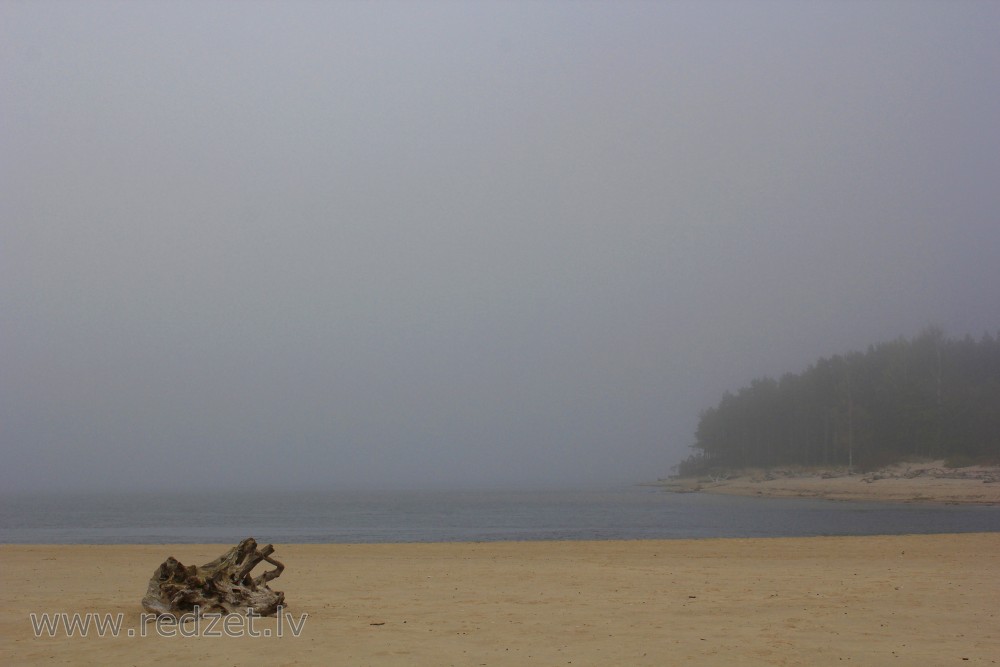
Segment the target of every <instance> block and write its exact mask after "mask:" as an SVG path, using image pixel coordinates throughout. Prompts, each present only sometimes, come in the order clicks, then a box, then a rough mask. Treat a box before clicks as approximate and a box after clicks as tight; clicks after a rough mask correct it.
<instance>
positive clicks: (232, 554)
mask: <svg viewBox="0 0 1000 667" xmlns="http://www.w3.org/2000/svg"><path fill="white" fill-rule="evenodd" d="M272 553H274V547H273V546H272V545H270V544H268V545H267V546H266V547H263V548H261V549H258V548H257V542H256V541H255V540H254V539H253V538H252V537H248V538H247V539H245V540H243V541H242V542H240V543H239V544H237V545H236V546H235V547H233V548H232V549H230V550H229V551H227V552H226V553H224V554H222V555H221V556H219V557H218V558H216V559H215V560H213V561H212V562H211V563H206V564H205V565H202V566H200V567H197V566H195V565H188V566H184V565H182V564H181V563H180V562H179V561H178V560H177V559H175V558H174V557H173V556H171V557H170V558H168V559H167V560H165V561H163V564H162V565H160V567H158V568H156V572H154V573H153V576H152V577H150V579H149V587H148V588H147V589H146V596H145V597H144V598H142V606H143V608H144V609H145V610H146V611H148V612H150V613H153V614H156V615H157V616H173V617H175V618H178V617H179V616H180V615H181V614H185V613H190V612H193V611H194V610H195V607H197V608H198V612H199V613H202V614H206V613H221V614H229V613H233V612H236V613H244V612H247V613H254V614H258V615H260V616H271V615H273V614H275V613H276V612H277V609H278V607H279V606H281V605H283V604H284V602H285V594H284V593H282V592H281V591H272V590H271V589H270V588H269V587H268V585H267V582H269V581H271V580H272V579H276V578H277V577H278V576H279V575H280V574H281V571H282V570H284V569H285V566H284V565H282V564H281V563H280V562H279V561H277V560H275V559H273V558H271V554H272ZM261 561H265V562H268V563H270V564H271V565H274V569H273V570H267V571H266V572H264V573H263V574H261V575H260V576H259V577H256V578H251V577H250V572H251V571H252V570H253V569H254V567H256V566H257V564H258V563H260V562H261Z"/></svg>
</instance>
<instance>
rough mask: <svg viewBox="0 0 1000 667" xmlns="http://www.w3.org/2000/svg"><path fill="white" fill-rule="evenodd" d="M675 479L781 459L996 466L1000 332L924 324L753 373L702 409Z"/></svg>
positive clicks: (999, 452) (999, 457) (866, 466)
mask: <svg viewBox="0 0 1000 667" xmlns="http://www.w3.org/2000/svg"><path fill="white" fill-rule="evenodd" d="M692 447H693V449H694V453H693V454H692V455H691V456H689V457H688V458H687V459H685V460H684V461H683V462H682V463H681V464H679V465H678V467H677V470H678V473H679V474H680V475H682V476H687V475H697V474H701V473H705V472H711V471H713V470H724V469H733V468H747V467H774V466H785V465H807V466H809V465H813V466H846V467H848V468H849V469H859V470H871V469H875V468H878V467H881V466H885V465H888V464H891V463H894V462H896V461H900V460H905V459H913V458H918V459H919V458H940V459H944V460H945V461H946V463H948V464H949V465H967V464H970V463H1000V334H998V335H997V336H993V335H990V334H986V335H984V336H983V337H982V338H981V339H979V340H976V339H974V338H972V337H971V336H965V337H964V338H961V339H954V338H949V337H947V336H946V335H945V334H944V332H943V331H941V330H940V329H937V328H929V329H926V330H924V331H923V332H921V333H920V334H919V335H918V336H916V337H915V338H912V339H907V338H898V339H896V340H894V341H891V342H885V343H879V344H877V345H872V346H870V347H869V348H868V350H867V351H865V352H852V353H849V354H845V355H834V356H832V357H829V358H822V359H820V360H818V361H817V362H816V363H814V364H813V365H811V366H810V367H809V368H808V369H806V370H805V371H803V372H801V373H797V374H795V373H789V374H787V375H784V376H782V377H781V378H780V379H777V380H776V379H773V378H770V377H764V378H759V379H756V380H754V381H753V382H751V383H750V385H749V386H746V387H743V388H741V389H740V390H739V391H737V392H736V393H732V392H727V393H726V394H725V395H724V396H723V397H722V400H721V401H720V402H719V403H718V404H717V405H716V406H714V407H711V408H709V409H707V410H705V411H704V412H703V413H702V414H701V418H700V420H699V422H698V427H697V430H696V432H695V442H694V444H693V445H692Z"/></svg>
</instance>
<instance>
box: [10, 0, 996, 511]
mask: <svg viewBox="0 0 1000 667" xmlns="http://www.w3.org/2000/svg"><path fill="white" fill-rule="evenodd" d="M998 26H1000V6H998V5H995V4H990V3H977V2H953V3H931V2H927V3H923V2H888V1H887V2H871V3H831V2H781V1H779V2H773V3H740V2H718V3H697V2H664V3H643V2H623V3H610V2H609V3H602V2H593V3H571V2H550V3H531V2H483V3H450V2H426V3H402V2H399V3H393V2H386V3H364V2H357V3H329V4H326V3H309V2H289V3H270V2H260V3H252V4H244V3H235V2H224V1H222V2H215V3H204V4H202V3H169V2H156V1H152V0H150V1H146V2H135V3H114V2H81V3H58V2H32V3H13V2H8V3H3V4H0V82H2V87H3V90H4V91H5V94H4V95H3V96H2V97H0V143H2V146H3V150H2V152H0V156H2V157H0V281H2V284H3V288H2V289H0V359H2V361H0V364H2V366H0V442H2V447H3V451H4V453H5V455H6V461H5V462H6V465H5V466H4V467H3V471H2V472H0V489H3V490H4V491H32V490H37V491H57V490H84V491H86V490H98V489H102V490H120V491H135V490H156V491H169V490H198V489H203V490H209V489H210V490H218V489H262V490H272V489H288V490H295V489H316V490H323V489H332V490H345V489H393V488H403V489H414V490H418V489H441V488H468V489H474V488H510V487H521V488H543V487H544V488H555V487H563V488H565V487H579V486H607V485H615V484H629V483H639V482H644V481H652V480H655V479H657V478H660V477H665V476H667V475H669V474H670V473H671V468H672V466H674V465H675V464H677V463H679V462H680V461H681V460H682V459H683V458H684V457H686V456H687V455H688V454H689V453H690V452H689V447H690V445H691V444H692V443H693V441H694V430H695V427H696V424H697V421H698V417H699V414H700V413H701V411H703V410H705V409H706V408H709V407H711V406H712V405H714V404H715V403H716V402H717V401H718V400H719V398H720V397H721V396H722V395H723V393H724V392H726V391H734V390H736V389H738V388H740V387H741V386H743V385H746V384H748V383H749V382H750V381H751V380H753V379H754V378H756V377H761V376H770V377H780V376H781V375H782V374H785V373H789V372H800V371H802V370H804V369H805V368H806V367H807V366H808V365H809V364H812V363H813V362H815V361H816V360H817V359H819V358H820V357H829V356H832V355H834V354H843V353H847V352H851V351H856V350H864V349H866V348H867V347H868V346H869V345H872V344H877V343H879V342H882V341H886V340H892V339H895V338H897V337H900V336H905V337H910V336H914V335H916V334H918V333H919V332H920V331H921V330H922V329H924V328H925V327H927V326H936V327H940V328H941V329H943V330H944V331H945V332H946V333H947V335H949V336H952V337H962V336H964V335H967V334H968V335H972V336H973V337H975V338H979V337H980V336H981V335H983V334H984V333H992V334H996V333H997V332H998V331H1000V290H998V289H997V286H998V285H1000V262H998V261H997V257H996V256H997V249H998V248H1000V220H998V212H1000V191H998V188H997V187H996V175H997V174H998V173H1000V132H998V130H997V127H996V119H997V118H1000V93H998V92H997V86H996V85H993V84H995V82H996V80H997V74H996V73H997V72H998V71H1000V42H998V41H997V40H996V38H995V35H996V28H997V27H998Z"/></svg>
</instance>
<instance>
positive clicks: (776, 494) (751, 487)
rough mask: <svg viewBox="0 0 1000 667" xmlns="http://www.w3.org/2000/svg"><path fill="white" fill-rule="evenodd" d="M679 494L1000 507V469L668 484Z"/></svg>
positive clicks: (744, 475)
mask: <svg viewBox="0 0 1000 667" xmlns="http://www.w3.org/2000/svg"><path fill="white" fill-rule="evenodd" d="M660 486H662V487H663V488H665V489H667V490H670V491H676V492H705V493H726V494H731V495H739V496H762V497H767V498H825V499H828V500H865V501H873V502H894V503H898V502H903V503H912V502H927V503H947V504H956V505H997V504H1000V467H997V466H969V467H965V468H947V467H945V465H944V462H943V461H930V462H925V463H900V464H896V465H893V466H889V467H887V468H883V469H882V470H878V471H875V472H868V473H855V474H848V472H847V471H846V470H836V469H827V470H818V469H802V468H782V469H773V470H742V471H734V472H732V473H730V474H726V475H715V476H704V477H699V478H694V477H688V478H674V479H670V480H664V481H663V482H662V483H661V484H660Z"/></svg>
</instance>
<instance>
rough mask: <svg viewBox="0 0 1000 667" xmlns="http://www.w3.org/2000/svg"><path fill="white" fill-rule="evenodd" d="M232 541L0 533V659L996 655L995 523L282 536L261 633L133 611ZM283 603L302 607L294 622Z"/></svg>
mask: <svg viewBox="0 0 1000 667" xmlns="http://www.w3.org/2000/svg"><path fill="white" fill-rule="evenodd" d="M227 546H230V545H173V546H169V545H168V546H163V545H152V546H150V545H126V546H60V545H44V546H32V545H0V560H2V562H3V577H2V582H3V590H4V592H5V602H4V605H3V610H2V612H0V638H2V643H0V663H2V664H18V665H24V664H28V665H34V664H42V665H63V664H106V665H174V664H193V663H198V664H206V665H242V664H261V665H352V666H354V665H524V664H534V665H577V666H579V665H669V664H695V665H834V664H837V665H840V664H844V663H848V664H857V665H884V664H896V665H947V664H956V665H959V664H963V665H964V664H997V662H1000V607H998V605H997V602H998V601H1000V582H998V580H997V578H996V576H995V573H996V572H997V571H1000V533H989V534H964V535H932V536H895V537H846V538H843V537H835V538H793V539H784V538H781V539H778V538H776V539H752V540H744V539H737V540H732V539H717V540H715V539H712V540H693V541H692V540H671V541H629V542H506V543H503V542H501V543H455V544H395V545H393V544H388V545H387V544H382V545H281V544H277V545H275V546H276V548H277V552H276V556H278V557H279V558H280V559H281V560H283V561H284V563H285V565H286V567H287V569H286V571H285V573H284V574H283V575H282V576H281V577H280V578H279V579H277V580H275V581H274V582H273V587H274V588H276V589H279V590H283V591H285V594H286V598H287V608H286V610H285V614H286V616H285V617H284V619H283V622H282V625H281V628H282V629H283V634H282V636H281V637H278V636H276V635H277V633H278V625H277V621H276V619H274V618H267V619H256V625H255V627H254V628H253V630H254V631H255V632H257V633H260V634H261V635H264V634H270V635H271V636H269V637H266V636H258V637H250V636H247V634H248V632H247V630H248V628H246V626H237V632H239V631H240V628H242V630H243V633H242V634H243V636H232V637H213V636H209V635H208V633H206V632H204V629H205V628H204V626H203V627H202V629H201V632H202V634H201V636H190V637H184V636H179V635H178V634H177V633H176V631H177V627H176V626H173V630H174V636H163V635H161V634H158V632H157V631H156V629H155V624H154V623H148V624H146V626H141V624H140V614H141V613H142V609H141V607H140V605H139V600H140V598H141V597H142V595H143V592H144V591H145V588H146V583H147V581H148V578H149V576H150V574H151V573H152V572H153V571H154V570H155V569H156V567H157V566H158V565H159V563H160V562H161V561H162V560H163V559H164V558H165V557H166V556H168V555H173V556H175V557H176V558H178V559H180V560H181V561H182V562H184V563H202V562H207V561H209V560H211V559H212V558H214V557H215V556H217V555H218V554H220V553H222V551H224V550H225V548H227ZM31 612H34V613H36V614H41V613H44V612H49V613H53V612H55V613H61V612H66V613H69V614H73V613H80V614H86V613H96V614H100V615H104V614H111V615H112V616H114V615H117V614H121V615H122V618H123V624H122V628H121V630H120V631H119V635H120V636H118V637H110V636H105V637H103V638H102V637H98V636H95V635H96V632H94V631H93V630H92V631H91V632H90V633H89V635H88V636H87V637H80V636H73V637H68V636H66V632H65V631H64V629H58V630H57V631H56V632H55V636H51V637H50V636H48V634H47V633H45V632H44V631H43V632H42V635H43V636H41V637H36V636H35V632H34V629H33V626H32V622H31V619H30V617H29V614H30V613H31ZM302 614H307V615H308V616H307V617H305V620H304V623H303V620H302V619H303V617H302ZM289 620H291V621H292V622H293V623H294V624H299V623H302V625H301V627H300V628H298V636H294V634H293V632H292V627H293V626H292V625H290V624H289V623H288V621H289ZM143 627H145V630H142V629H141V628H143ZM185 627H188V628H190V629H193V628H194V624H188V625H187V626H185ZM129 630H131V631H132V634H134V635H135V636H128V634H129V633H128V631H129ZM141 634H145V636H140V635H141Z"/></svg>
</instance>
